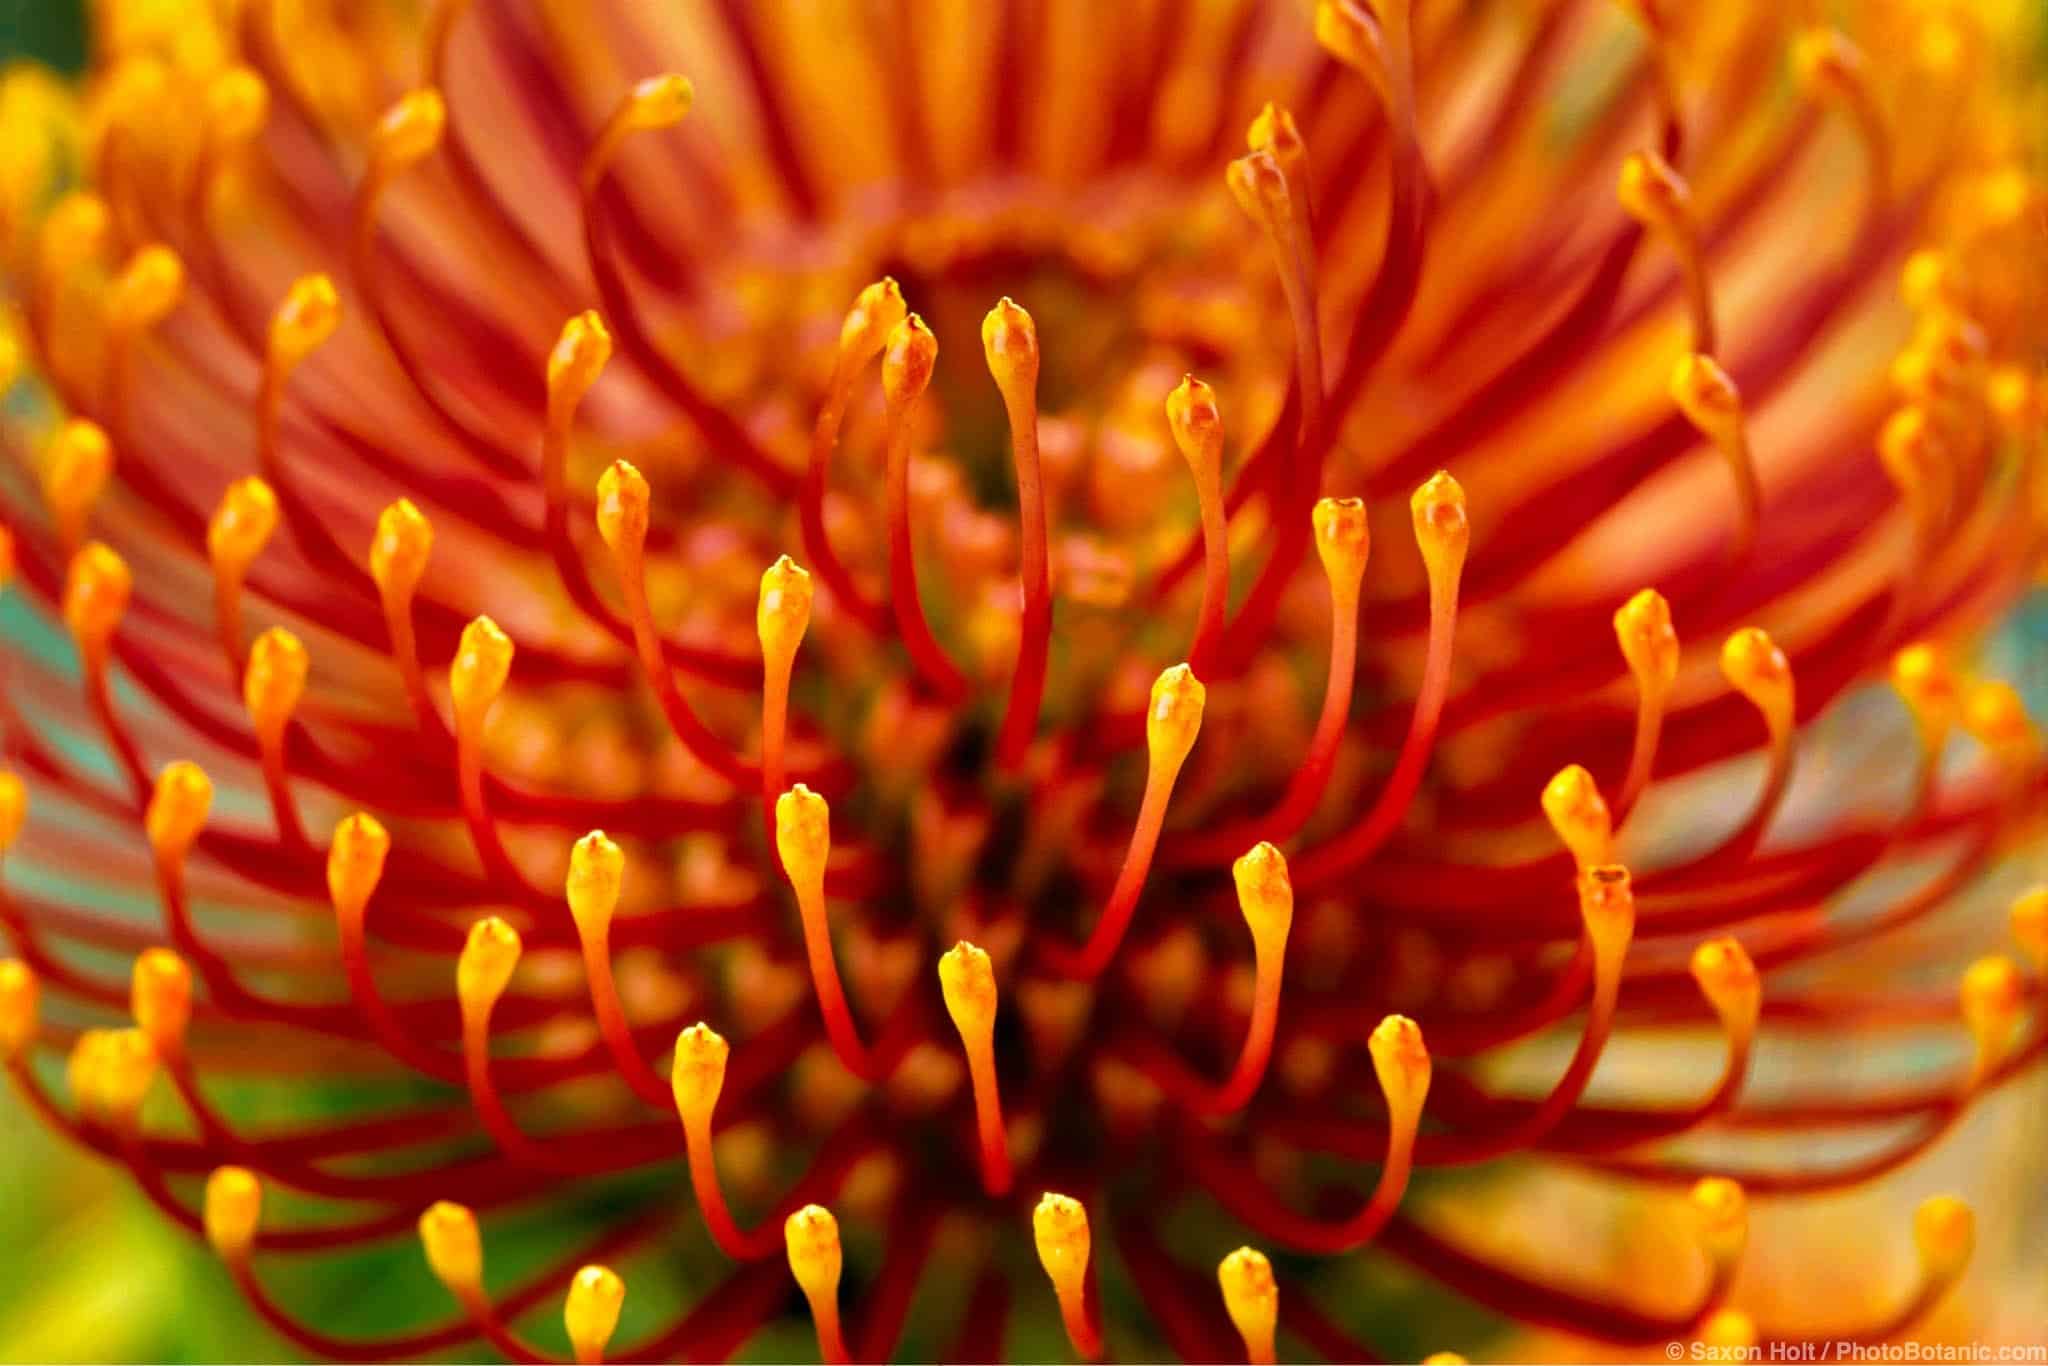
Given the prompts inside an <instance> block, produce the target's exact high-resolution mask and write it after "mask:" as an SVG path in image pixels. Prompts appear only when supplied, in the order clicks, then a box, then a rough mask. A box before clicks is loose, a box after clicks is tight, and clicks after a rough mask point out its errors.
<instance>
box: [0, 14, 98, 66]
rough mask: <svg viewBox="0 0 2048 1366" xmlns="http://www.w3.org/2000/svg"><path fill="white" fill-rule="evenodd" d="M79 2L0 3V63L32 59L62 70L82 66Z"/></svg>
mask: <svg viewBox="0 0 2048 1366" xmlns="http://www.w3.org/2000/svg"><path fill="white" fill-rule="evenodd" d="M84 9H85V7H84V5H83V4H82V3H81V0H0V62H12V61H15V60H17V59H18V58H22V57H33V58H34V59H35V60H37V61H39V62H47V63H49V64H50V65H51V66H54V67H58V68H60V69H62V70H65V71H76V70H77V69H78V68H79V67H80V66H83V65H84V64H85V14H84Z"/></svg>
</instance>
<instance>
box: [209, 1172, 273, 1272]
mask: <svg viewBox="0 0 2048 1366" xmlns="http://www.w3.org/2000/svg"><path fill="white" fill-rule="evenodd" d="M262 1216H263V1183H262V1182H261V1181H259V1180H257V1179H256V1174H255V1173H254V1172H252V1171H250V1170H249V1169H248V1168H247V1167H215V1168H214V1169H213V1174H212V1175H210V1176H208V1177H207V1178H206V1204H205V1224H206V1241H208V1242H209V1243H212V1244H213V1250H214V1251H215V1252H217V1253H219V1254H220V1256H221V1257H223V1258H225V1259H226V1260H228V1261H236V1260H239V1259H240V1258H243V1257H246V1256H248V1255H249V1249H250V1247H251V1246H252V1245H253V1244H254V1243H255V1241H256V1225H257V1222H258V1221H259V1220H260V1219H261V1218H262Z"/></svg>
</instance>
